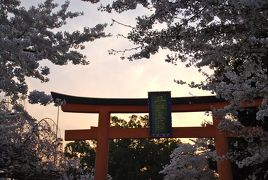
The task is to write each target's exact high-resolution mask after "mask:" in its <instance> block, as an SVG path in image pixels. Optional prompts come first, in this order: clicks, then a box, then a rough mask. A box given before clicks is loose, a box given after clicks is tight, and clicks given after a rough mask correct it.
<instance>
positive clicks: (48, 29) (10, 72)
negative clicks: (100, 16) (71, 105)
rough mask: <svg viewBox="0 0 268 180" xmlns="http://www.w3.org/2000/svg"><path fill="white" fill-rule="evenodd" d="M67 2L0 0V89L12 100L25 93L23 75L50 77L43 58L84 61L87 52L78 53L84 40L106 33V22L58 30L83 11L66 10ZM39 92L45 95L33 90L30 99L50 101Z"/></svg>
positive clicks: (26, 88) (51, 0)
mask: <svg viewBox="0 0 268 180" xmlns="http://www.w3.org/2000/svg"><path fill="white" fill-rule="evenodd" d="M68 6H69V2H68V1H66V2H65V3H64V4H62V5H61V6H60V7H58V4H56V3H54V2H53V0H45V1H44V2H43V3H40V4H39V5H38V6H37V7H35V6H31V7H29V8H28V9H26V8H25V7H22V6H20V0H1V1H0V93H1V92H2V93H4V94H5V95H7V96H9V97H11V102H12V103H13V104H15V103H16V101H17V100H18V99H19V98H20V97H21V98H25V96H26V95H27V93H28V85H27V82H26V79H25V78H26V77H32V78H36V79H38V80H40V81H41V82H47V81H48V80H49V78H48V75H49V67H47V66H45V65H44V62H45V61H50V62H51V63H53V64H56V65H66V64H67V63H68V62H72V63H73V64H82V65H86V64H88V61H87V60H86V56H84V55H83V54H81V50H83V49H84V48H85V46H84V45H83V44H84V43H85V42H88V41H94V40H95V39H98V38H100V37H105V36H106V35H105V33H104V32H103V30H104V27H105V26H106V25H96V26H95V27H93V28H88V27H84V29H83V31H78V30H77V31H74V32H68V31H62V30H60V28H62V27H64V25H65V24H66V23H67V21H68V19H72V18H75V17H77V16H80V15H82V13H79V12H70V11H68ZM41 64H43V66H41ZM41 96H45V94H44V92H40V93H38V91H35V92H33V93H32V94H31V96H30V98H32V99H30V102H31V103H37V102H38V100H42V101H41V102H40V103H41V104H47V103H49V102H50V101H51V98H50V97H47V96H45V97H43V98H42V97H41Z"/></svg>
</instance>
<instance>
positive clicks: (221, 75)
mask: <svg viewBox="0 0 268 180" xmlns="http://www.w3.org/2000/svg"><path fill="white" fill-rule="evenodd" d="M84 1H90V2H92V3H97V2H101V3H102V4H101V5H100V8H99V9H100V10H102V11H107V12H117V13H123V12H125V11H128V10H135V9H136V8H138V7H139V8H140V7H143V8H145V9H148V11H146V14H139V16H137V18H136V20H137V23H136V25H134V26H133V25H128V24H124V22H118V21H116V20H114V23H117V24H120V25H123V26H126V27H128V28H130V31H129V33H128V34H125V35H121V37H123V38H126V39H128V40H130V41H131V42H133V44H134V47H133V48H129V49H123V50H111V52H110V53H111V54H113V53H122V59H128V60H130V61H133V60H138V59H143V58H150V57H151V56H152V55H154V54H156V53H158V52H159V51H161V50H162V49H167V50H169V53H168V54H167V55H166V59H165V61H167V62H170V63H173V64H175V65H178V64H179V63H180V62H183V63H185V65H186V67H190V66H191V67H196V68H198V69H199V71H200V72H201V73H202V74H203V75H204V76H205V77H206V80H205V81H202V82H195V81H194V80H193V82H185V81H184V80H183V79H178V80H177V81H176V82H178V83H179V84H186V83H188V85H189V86H190V87H193V88H199V89H203V90H207V91H210V92H211V93H214V94H216V96H217V97H219V98H222V99H225V100H227V101H228V102H230V105H228V106H226V107H225V108H224V109H223V110H221V111H218V112H217V113H219V114H218V115H221V116H222V117H223V120H222V123H221V124H220V126H221V128H223V127H224V130H233V129H232V128H235V129H236V127H237V125H238V126H239V127H243V128H245V126H244V125H243V123H242V124H241V123H240V122H239V114H240V112H241V110H245V109H243V108H242V107H241V104H242V102H244V101H249V102H250V101H252V100H253V99H254V98H262V99H263V101H262V104H261V105H260V106H259V107H258V108H257V112H256V113H255V116H256V117H254V118H253V119H252V121H255V120H256V119H257V120H259V122H260V123H259V126H263V122H265V121H266V122H267V115H268V105H267V98H268V91H267V89H268V87H267V84H268V79H267V75H268V72H267V65H268V64H267V57H268V48H267V45H268V34H267V28H268V1H263V0H255V1H251V0H236V1H233V0H194V1H189V0H172V1H171V0H168V1H167V0H150V1H149V0H114V1H113V2H111V3H110V4H107V3H106V2H104V1H100V0H84ZM207 68H209V69H210V71H211V72H212V73H208V72H206V71H205V69H207ZM245 111H247V109H246V110H245ZM224 119H226V120H224ZM264 124H265V123H264ZM255 125H256V124H255ZM236 130H241V129H239V128H238V129H236ZM259 130H260V132H259V131H257V132H258V133H257V132H256V131H253V132H251V133H250V132H248V133H247V137H244V136H245V134H241V137H244V138H246V139H249V140H250V141H251V142H252V143H253V144H252V145H249V146H247V147H246V148H244V150H245V151H246V152H248V153H245V154H244V155H245V156H244V157H243V158H242V159H243V160H241V159H240V160H239V162H237V164H238V165H239V166H240V167H244V166H248V165H249V164H254V163H258V162H259V161H258V158H259V157H263V160H262V161H261V162H263V161H267V155H265V154H267V151H265V150H264V149H266V148H267V146H268V145H267V141H266V139H267V136H268V135H267V131H263V130H261V129H259ZM237 132H239V131H237ZM243 132H244V131H243ZM252 133H253V134H252ZM254 133H255V134H254ZM256 134H257V136H258V135H259V134H262V136H261V137H259V138H258V140H261V143H257V144H256V143H255V140H256V139H255V140H254V141H252V138H250V137H252V136H256ZM253 139H254V138H253ZM250 141H249V142H250ZM254 144H255V145H254ZM233 158H234V157H233ZM262 168H263V170H264V172H266V173H263V174H262V177H259V176H256V174H254V173H253V174H252V175H251V176H250V178H251V179H254V178H256V177H257V178H261V179H265V178H267V174H268V173H267V172H268V170H267V168H265V167H264V166H263V167H262ZM257 171H259V170H257Z"/></svg>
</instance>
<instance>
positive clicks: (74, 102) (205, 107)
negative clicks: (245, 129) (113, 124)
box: [51, 92, 260, 113]
mask: <svg viewBox="0 0 268 180" xmlns="http://www.w3.org/2000/svg"><path fill="white" fill-rule="evenodd" d="M51 95H52V98H53V100H54V101H55V100H56V99H60V100H63V101H64V102H65V103H64V104H63V105H62V106H61V107H62V110H63V111H64V112H79V113H100V112H101V111H106V112H110V113H147V112H148V99H147V98H91V97H78V96H70V95H65V94H60V93H56V92H51ZM259 103H260V102H259V101H258V102H255V101H254V102H251V103H247V105H246V106H247V107H256V106H258V105H259ZM171 104H172V107H171V110H172V112H198V111H211V110H213V109H222V108H224V106H226V105H228V102H226V101H224V100H222V99H218V98H216V96H195V97H174V98H172V99H171Z"/></svg>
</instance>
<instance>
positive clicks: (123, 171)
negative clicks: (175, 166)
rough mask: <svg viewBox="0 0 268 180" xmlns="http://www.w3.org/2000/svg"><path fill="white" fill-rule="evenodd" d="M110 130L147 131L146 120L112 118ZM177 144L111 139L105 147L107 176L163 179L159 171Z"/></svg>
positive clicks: (142, 117)
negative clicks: (134, 129)
mask: <svg viewBox="0 0 268 180" xmlns="http://www.w3.org/2000/svg"><path fill="white" fill-rule="evenodd" d="M111 126H116V127H122V128H142V127H148V116H146V115H145V116H140V117H138V116H136V115H132V116H131V117H130V119H129V121H125V120H122V119H119V118H117V117H112V120H111ZM179 143H180V141H179V140H178V139H166V138H160V139H114V140H113V141H111V142H110V146H109V148H110V155H109V158H110V160H109V174H110V175H111V176H112V177H113V179H163V175H162V174H159V171H160V170H161V169H162V167H163V165H165V164H167V163H168V162H169V156H168V155H169V154H170V153H171V152H172V151H173V150H174V149H175V148H176V147H178V145H179ZM119 167H120V168H119Z"/></svg>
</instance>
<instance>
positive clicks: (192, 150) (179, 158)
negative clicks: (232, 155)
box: [160, 139, 217, 180]
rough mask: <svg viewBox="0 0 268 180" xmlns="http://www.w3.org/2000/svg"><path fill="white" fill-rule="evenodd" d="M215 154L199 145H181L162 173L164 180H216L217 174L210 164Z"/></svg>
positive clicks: (171, 156) (173, 153)
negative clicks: (209, 161)
mask: <svg viewBox="0 0 268 180" xmlns="http://www.w3.org/2000/svg"><path fill="white" fill-rule="evenodd" d="M199 140H201V139H199ZM203 142H208V141H203ZM213 153H214V152H213V151H212V152H211V151H209V150H208V148H206V147H205V146H200V144H199V143H197V144H188V143H185V144H181V145H180V146H179V147H178V148H176V149H175V150H174V151H173V152H172V154H171V155H170V159H171V160H170V164H167V165H165V166H164V168H163V170H162V171H160V173H162V174H165V178H164V179H167V180H175V179H182V180H183V179H185V180H186V179H187V180H188V179H190V180H201V179H202V180H210V179H216V178H217V173H216V172H215V171H213V170H211V169H210V167H209V164H208V158H211V157H213V156H214V154H213Z"/></svg>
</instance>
